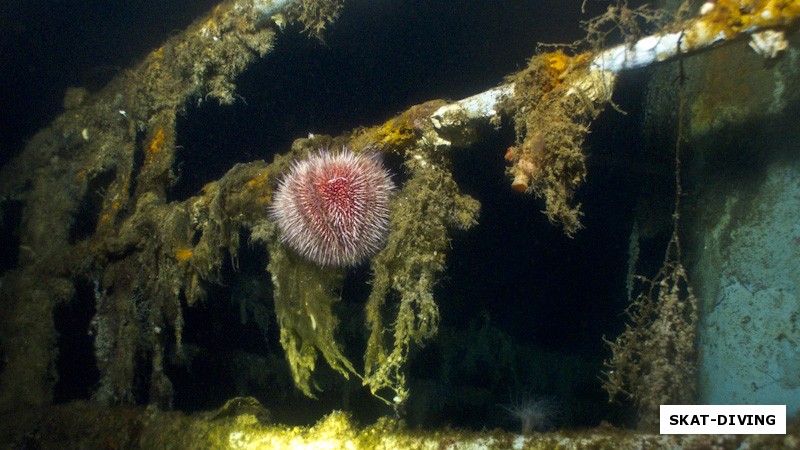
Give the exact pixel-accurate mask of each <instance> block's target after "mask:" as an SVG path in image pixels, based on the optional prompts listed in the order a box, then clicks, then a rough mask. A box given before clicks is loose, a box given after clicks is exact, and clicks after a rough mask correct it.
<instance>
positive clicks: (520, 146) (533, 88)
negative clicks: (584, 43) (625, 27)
mask: <svg viewBox="0 0 800 450" xmlns="http://www.w3.org/2000/svg"><path fill="white" fill-rule="evenodd" d="M589 61H590V60H589V54H586V53H584V54H580V55H576V56H568V55H566V54H565V53H564V52H562V51H556V52H552V53H545V54H543V55H538V56H535V57H533V58H532V59H531V61H530V63H529V64H528V67H527V68H526V69H525V70H523V71H522V72H520V73H519V74H517V75H515V76H514V77H513V79H512V80H511V81H512V82H513V84H514V97H513V99H509V100H508V102H507V103H506V105H505V109H506V110H508V111H513V112H514V123H515V128H516V131H517V144H516V145H515V146H514V147H511V148H510V149H509V150H508V151H507V152H506V156H505V158H506V160H508V161H509V162H510V163H511V165H512V166H511V167H510V168H509V169H508V172H509V174H511V176H512V178H513V182H512V185H511V186H512V188H513V189H514V190H517V191H522V192H533V193H535V194H536V195H537V196H538V197H543V198H544V199H545V205H546V206H545V214H547V218H548V219H549V220H550V221H551V222H553V223H557V224H559V225H561V226H562V227H563V229H564V233H566V234H567V236H573V235H574V234H575V232H576V231H578V229H580V228H581V227H582V226H581V222H580V216H581V214H582V213H581V211H580V204H577V205H576V204H573V201H572V199H573V196H574V195H575V192H576V190H577V189H578V187H579V186H580V185H581V183H582V182H583V181H584V179H585V178H586V156H585V154H584V150H583V142H584V139H585V137H586V134H587V133H588V132H589V123H590V122H591V120H593V119H595V118H596V117H597V115H598V114H599V113H600V111H601V110H602V108H603V106H604V105H605V104H606V103H607V102H608V101H610V99H611V92H612V86H613V78H614V77H613V75H608V77H607V78H606V77H605V76H604V75H601V77H600V78H597V79H592V78H589V76H590V74H591V72H590V71H589ZM579 80H580V81H582V82H585V81H586V80H590V81H592V82H591V83H590V84H589V85H584V84H581V83H579Z"/></svg>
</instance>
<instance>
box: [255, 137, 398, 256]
mask: <svg viewBox="0 0 800 450" xmlns="http://www.w3.org/2000/svg"><path fill="white" fill-rule="evenodd" d="M393 189H394V183H392V180H391V175H390V173H389V172H388V171H387V170H386V169H385V168H384V167H383V164H382V162H381V160H380V157H379V156H377V155H364V154H355V153H352V152H350V151H349V150H347V149H346V148H343V149H342V150H341V151H339V152H330V151H328V150H324V149H321V150H320V151H319V152H318V153H316V154H313V155H311V156H309V157H308V159H306V160H303V161H297V162H295V163H294V164H293V165H292V168H291V170H290V171H289V173H288V174H287V175H286V176H285V177H284V178H283V179H282V180H281V182H280V184H279V186H278V188H277V190H276V192H275V196H274V198H273V201H272V206H271V208H270V216H271V217H272V219H273V220H275V222H276V223H277V225H278V228H279V229H280V232H281V240H282V241H283V242H284V243H286V244H288V245H289V246H290V247H291V248H293V249H294V250H295V251H297V252H298V253H299V254H300V255H302V256H303V257H305V258H307V259H310V260H312V261H314V262H316V263H317V264H320V265H322V266H338V267H348V266H353V265H356V264H358V263H359V262H361V261H363V260H364V259H366V258H369V257H370V256H372V255H374V254H375V253H377V252H378V251H380V249H381V248H382V247H383V245H384V244H385V242H386V238H387V235H388V234H389V196H390V193H391V192H392V190H393Z"/></svg>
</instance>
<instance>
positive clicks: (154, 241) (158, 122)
mask: <svg viewBox="0 0 800 450" xmlns="http://www.w3.org/2000/svg"><path fill="white" fill-rule="evenodd" d="M341 7H342V4H341V1H335V0H320V1H313V0H295V1H290V0H285V1H269V0H231V1H226V2H223V3H221V4H220V5H219V6H217V7H216V8H214V10H213V11H212V12H210V13H209V14H208V15H207V16H205V17H203V18H200V19H199V20H198V21H196V22H195V23H194V24H192V25H191V26H190V27H188V28H187V29H186V30H184V31H183V32H182V33H180V34H177V35H175V36H174V37H172V38H170V39H169V40H168V41H166V42H165V43H164V45H163V46H162V47H160V48H159V49H157V50H155V51H153V52H152V53H150V54H149V55H148V56H147V57H146V58H145V59H144V61H143V62H142V63H141V64H139V65H138V66H137V67H135V68H133V69H131V70H129V71H128V72H126V73H125V74H123V75H121V76H119V77H117V78H115V79H114V80H112V81H111V82H110V83H109V84H108V86H106V87H105V88H104V89H102V90H101V91H99V92H97V93H94V94H89V93H88V92H86V91H83V90H81V89H72V90H70V91H69V92H68V93H67V96H66V99H65V107H66V111H65V112H64V113H63V114H61V115H60V116H59V117H57V118H56V119H55V120H54V121H53V123H52V124H50V126H48V127H46V128H44V129H43V130H41V131H40V132H38V133H37V134H36V135H35V136H34V137H33V138H32V139H31V140H30V142H29V143H28V145H27V146H26V148H25V149H24V151H23V152H22V153H21V154H20V155H19V156H18V157H17V158H16V159H14V160H13V161H12V162H11V163H9V164H8V165H7V166H6V167H4V168H3V170H2V172H1V173H0V195H2V197H1V198H2V201H3V204H4V205H7V204H10V203H13V202H17V203H19V204H21V205H22V207H23V209H22V211H23V214H22V221H21V224H20V226H19V236H20V247H19V260H18V265H17V267H16V268H14V269H12V270H10V271H9V272H7V273H6V274H5V275H4V276H3V278H2V280H0V282H1V283H2V293H0V301H2V305H3V310H4V314H3V315H2V319H1V320H2V321H1V322H0V337H2V341H1V342H0V345H2V352H3V356H4V358H5V365H4V370H3V373H2V376H1V377H0V383H1V384H0V408H3V409H5V408H10V407H13V406H14V405H18V404H47V403H49V402H51V401H52V395H53V386H54V383H55V379H56V376H57V374H56V373H55V369H54V362H55V359H56V356H57V355H56V340H57V336H56V331H55V326H54V322H53V311H54V308H55V306H56V305H58V304H59V303H63V302H69V301H70V300H71V299H72V298H73V297H74V296H75V284H76V282H78V281H80V282H82V283H85V284H88V285H90V286H93V288H94V296H95V307H96V315H95V317H94V319H93V321H92V325H91V330H90V331H91V333H92V334H93V336H94V343H95V344H94V345H95V354H96V358H97V365H98V368H99V370H100V375H101V378H100V384H99V386H98V387H97V389H96V391H95V393H94V398H95V400H97V401H100V402H102V403H106V404H115V403H120V402H123V403H124V402H131V401H133V392H132V389H133V383H134V374H135V372H136V370H137V355H138V356H139V357H141V355H146V357H147V359H148V360H149V364H148V367H149V370H150V373H149V382H148V386H149V403H151V404H155V405H159V406H161V407H169V406H170V404H171V400H172V385H171V382H170V380H169V379H168V378H167V377H166V375H165V374H164V370H163V361H164V358H165V356H166V355H165V353H166V352H167V350H166V349H167V348H168V347H171V348H173V349H174V350H173V351H175V352H178V353H180V351H181V335H182V328H183V318H182V313H181V298H185V300H186V303H187V304H188V305H189V306H190V307H191V306H192V305H193V304H195V303H196V302H197V301H198V300H199V299H201V298H203V297H204V295H205V292H206V287H207V286H208V285H209V284H211V283H215V282H219V281H220V275H221V270H222V267H223V264H224V263H225V261H227V260H230V261H231V262H232V265H233V267H234V268H235V267H236V266H237V257H238V254H239V246H240V245H241V240H242V232H243V231H244V230H247V231H248V234H249V236H250V238H251V240H252V242H253V243H255V244H256V245H261V246H263V247H264V248H265V249H266V251H267V252H268V254H269V260H270V262H269V266H268V268H267V270H268V271H269V273H270V274H271V278H272V282H273V290H274V301H275V313H276V315H277V318H278V323H279V325H280V337H281V344H282V346H283V348H284V350H285V352H286V357H287V360H288V362H289V365H290V368H291V370H292V374H293V376H294V381H295V383H296V385H297V387H298V388H299V389H300V390H301V391H303V392H304V393H305V394H307V395H309V396H312V395H313V391H312V383H311V381H310V377H311V374H312V373H313V371H314V369H315V367H316V363H317V360H318V356H319V355H321V356H322V357H323V358H324V359H325V361H326V362H327V363H328V364H329V365H330V366H331V367H332V368H333V369H334V370H336V371H338V372H340V373H341V374H342V375H343V376H345V377H349V376H351V375H352V376H356V377H359V378H360V379H362V380H363V383H364V384H365V385H366V386H368V387H369V388H370V390H371V391H372V392H373V394H375V395H376V396H378V397H380V398H382V399H384V400H385V401H386V402H387V403H391V404H394V405H400V404H402V403H403V402H404V401H405V399H406V398H407V396H408V394H409V392H408V387H407V383H406V380H405V363H406V361H407V358H408V354H409V350H410V349H411V348H412V346H414V345H421V344H422V343H424V341H425V340H426V339H428V338H430V337H431V336H433V335H434V334H435V333H436V331H437V326H438V321H439V312H438V307H437V304H436V302H435V300H434V298H433V286H434V285H435V283H436V280H437V279H438V278H439V276H440V275H441V274H442V272H443V271H444V270H445V258H446V255H447V251H448V250H449V248H450V237H449V236H450V232H451V231H452V230H454V229H468V228H470V227H472V226H473V225H475V224H476V223H477V217H478V211H479V204H478V202H477V201H476V200H475V199H473V198H471V197H469V196H467V195H465V194H463V193H462V192H460V189H459V187H458V185H457V184H456V182H455V181H454V180H453V178H452V173H451V169H450V152H451V149H452V147H454V146H457V147H458V146H466V145H469V144H470V143H471V142H474V140H475V139H477V138H478V137H479V136H478V133H477V131H476V130H477V126H478V124H480V123H484V122H486V123H498V122H497V121H496V119H497V118H499V116H500V115H508V116H511V117H513V118H514V121H515V124H516V130H517V136H518V141H517V143H516V144H515V146H513V147H511V148H510V149H508V151H507V152H506V154H505V157H506V159H507V160H508V161H509V163H510V168H509V173H510V175H511V176H512V178H513V182H512V188H514V189H517V190H521V191H529V192H533V193H535V194H537V195H538V196H541V197H544V199H545V202H546V211H545V212H546V214H547V215H548V217H549V218H550V219H551V221H553V222H554V223H557V224H560V225H562V226H563V228H564V230H565V232H566V233H567V234H569V235H571V234H573V233H575V232H576V231H577V230H578V229H579V228H580V226H581V225H580V209H579V205H575V204H573V202H572V197H573V194H574V193H575V190H576V189H577V188H578V186H579V185H580V184H581V183H582V182H583V179H584V177H585V175H586V167H585V162H584V160H585V156H584V153H583V150H582V144H583V138H584V136H585V134H586V133H587V132H588V127H589V125H590V122H591V120H592V119H593V118H595V117H596V115H597V114H598V112H599V111H600V110H601V109H602V108H603V107H604V106H605V105H606V104H608V103H609V101H610V98H611V93H612V90H613V81H614V77H615V76H616V74H617V73H618V72H620V71H622V70H625V69H627V68H631V67H638V66H641V65H646V64H649V63H652V62H655V61H660V60H664V59H668V58H670V57H674V56H675V55H680V54H683V53H686V52H691V51H696V50H699V49H701V48H703V47H705V46H708V45H711V44H714V43H716V42H718V41H726V40H732V39H736V38H737V37H738V36H739V35H740V34H742V33H753V32H756V31H758V30H760V29H764V28H768V29H771V30H770V31H769V32H770V33H774V34H769V35H765V34H760V35H758V36H760V37H759V38H758V39H757V40H758V41H760V42H762V43H765V44H764V45H761V44H759V45H761V46H760V47H759V48H762V47H763V48H765V49H766V50H764V51H765V52H766V53H770V50H769V49H770V48H772V49H773V50H774V49H775V48H779V47H780V45H781V42H784V41H782V34H781V30H782V29H785V28H787V27H791V26H793V25H795V24H796V22H797V18H798V17H800V2H797V1H793V2H789V1H782V2H781V1H770V2H752V1H739V2H734V1H725V0H719V1H717V2H716V4H715V5H712V6H711V7H710V8H709V7H705V8H704V9H703V11H701V12H702V14H701V15H700V16H698V17H697V18H695V19H691V20H688V21H684V22H679V23H677V24H673V25H669V26H664V30H665V31H664V32H663V33H661V34H657V35H654V36H650V37H648V38H645V39H641V40H639V41H636V42H630V43H628V44H626V45H624V46H621V47H615V48H612V49H608V50H603V49H599V48H595V49H590V50H587V51H583V52H578V51H572V50H570V49H565V50H564V51H561V50H559V51H554V52H549V53H543V54H540V55H537V56H534V57H533V58H532V60H531V63H530V65H529V67H528V68H526V69H524V70H523V71H521V72H520V73H518V74H515V75H513V76H512V77H511V78H510V80H509V81H510V84H506V85H504V86H501V87H500V88H496V89H492V90H490V91H488V92H486V93H484V94H479V95H477V96H475V97H472V98H469V99H465V100H463V101H460V102H455V103H450V104H448V103H447V102H445V101H441V100H433V101H430V102H427V103H424V104H421V105H417V106H413V107H411V108H409V109H408V110H407V111H405V112H403V113H402V114H400V115H398V116H397V117H394V118H392V119H390V120H388V121H387V122H385V123H383V124H380V125H377V126H373V127H368V128H355V131H353V132H351V133H347V134H345V135H342V136H337V137H329V136H314V137H308V138H303V139H298V140H296V141H295V142H294V144H293V145H292V148H291V149H290V150H287V151H284V152H280V151H279V152H277V153H278V154H277V156H276V157H275V158H274V160H273V161H272V162H270V163H267V162H264V161H254V162H250V163H246V164H237V165H236V166H234V167H232V168H231V169H230V170H229V171H228V172H227V173H226V174H225V175H224V176H223V177H221V178H220V179H219V180H217V181H214V182H211V183H208V184H207V185H206V186H205V187H203V189H202V191H201V192H199V193H198V194H197V195H195V196H193V197H191V198H189V199H187V200H184V201H168V200H167V195H166V192H167V189H168V187H169V186H171V185H172V184H173V183H175V181H176V177H177V174H176V171H175V168H174V164H175V153H176V145H175V142H176V130H175V118H176V114H179V113H180V112H181V111H183V109H184V107H185V105H186V104H187V102H188V101H204V100H206V99H216V100H218V101H219V102H221V103H223V104H229V103H231V102H234V101H235V99H236V96H235V79H236V77H237V75H239V74H240V73H241V72H242V71H243V70H244V69H245V68H246V67H247V66H248V65H249V64H251V63H252V62H254V61H255V60H256V59H258V58H259V57H262V56H264V55H265V54H266V53H268V52H269V51H270V49H271V48H272V44H273V40H274V38H275V30H276V29H277V28H279V27H282V26H284V24H286V23H290V22H300V23H302V24H303V26H304V27H305V29H306V30H308V31H309V32H310V33H311V34H317V33H320V32H321V31H322V30H323V29H324V28H325V26H326V25H327V24H329V23H331V21H332V20H333V19H334V18H335V17H336V15H337V13H338V11H339V9H340V8H341ZM615 17H617V16H615ZM772 29H774V30H772ZM757 47H758V46H757ZM344 146H347V147H348V148H349V149H351V150H352V151H353V152H356V153H358V152H363V151H365V150H369V151H370V152H380V153H392V154H395V155H398V156H399V157H401V158H402V159H403V161H404V164H403V167H404V169H405V170H406V171H407V179H406V181H405V182H404V183H403V185H402V186H401V187H400V188H399V189H398V190H397V191H395V192H394V193H393V195H392V200H391V203H390V214H391V215H390V226H389V228H390V232H389V235H388V238H387V243H386V246H385V248H384V249H383V250H382V251H380V252H379V253H378V254H377V255H376V256H374V258H372V260H371V262H370V264H371V269H372V273H373V279H372V281H371V284H372V292H371V294H370V296H369V299H368V301H367V305H366V324H365V326H366V327H367V329H368V330H369V333H370V335H369V338H368V342H367V348H366V352H365V355H364V361H363V369H358V366H359V365H358V364H354V363H353V362H351V361H349V360H348V358H347V357H346V356H345V353H344V352H343V350H342V348H341V347H340V344H339V343H337V342H336V340H335V339H334V332H335V329H336V325H337V319H336V317H335V315H334V314H333V312H332V305H333V304H334V303H335V302H336V301H337V300H338V298H337V294H336V292H338V287H339V286H340V285H341V283H342V280H343V278H344V275H345V272H344V271H343V270H342V269H335V268H327V267H319V266H317V265H315V264H313V263H310V262H308V261H305V260H303V259H302V258H300V257H299V256H298V255H297V254H295V253H294V252H293V251H291V250H289V249H288V248H286V246H285V245H284V244H282V243H281V241H280V236H279V232H278V230H277V229H276V225H275V223H274V222H273V220H272V219H271V218H270V216H269V212H268V211H269V210H268V206H269V205H270V204H271V202H272V194H273V189H274V188H275V187H276V186H277V184H278V180H279V178H280V177H281V176H282V175H283V174H285V173H286V172H287V171H288V170H289V168H290V166H291V164H292V162H293V161H296V160H299V159H302V158H304V157H306V156H307V155H308V154H309V153H312V152H316V151H317V150H318V149H319V148H341V147H344ZM500 153H502V152H500ZM500 153H499V154H500ZM498 157H500V156H498ZM87 212H88V213H87ZM87 218H88V219H87ZM79 219H80V220H79ZM87 222H88V223H87ZM139 369H141V368H139Z"/></svg>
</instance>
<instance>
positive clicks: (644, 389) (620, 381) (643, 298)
mask: <svg viewBox="0 0 800 450" xmlns="http://www.w3.org/2000/svg"><path fill="white" fill-rule="evenodd" d="M678 67H679V72H680V74H679V78H678V80H679V83H680V84H679V95H678V113H677V126H676V128H677V133H676V137H675V154H674V158H675V160H674V161H675V167H674V172H675V174H674V176H675V178H674V182H675V187H674V189H675V194H674V206H673V212H672V235H671V237H670V240H669V243H668V244H667V248H666V251H665V253H664V260H663V262H662V264H661V268H660V269H659V270H658V272H657V273H656V275H655V276H654V277H653V278H647V277H643V276H636V277H635V278H637V279H638V280H639V281H641V282H642V283H643V286H642V288H641V290H640V291H639V294H638V295H637V297H636V298H635V299H633V301H632V302H631V304H630V305H629V306H628V309H627V311H626V313H627V315H628V317H629V318H630V319H631V323H630V324H627V325H626V326H625V330H624V331H623V332H622V334H620V335H619V336H618V337H617V338H616V340H615V341H614V342H610V341H608V340H606V344H608V346H609V347H610V349H611V358H609V359H608V360H606V361H605V365H606V368H607V369H608V370H607V371H606V372H605V374H604V375H605V379H604V380H603V388H604V389H605V390H606V392H608V395H609V401H612V400H614V399H615V398H617V397H619V396H623V395H624V396H625V397H627V399H629V400H632V401H633V402H634V404H635V405H636V406H637V408H638V410H639V426H640V427H641V428H643V429H655V428H657V427H658V424H659V415H660V405H668V404H673V405H680V404H684V405H687V404H691V403H693V402H694V399H695V394H696V390H697V352H696V342H697V321H698V302H697V296H695V294H694V290H693V289H692V286H691V284H690V283H689V278H688V275H687V273H686V269H685V268H684V266H683V262H682V252H681V242H680V237H679V230H680V217H681V197H682V196H683V191H682V180H681V146H682V143H683V141H684V139H685V136H684V113H685V108H686V105H685V103H686V88H685V80H686V74H685V71H684V65H683V60H680V59H679V60H678Z"/></svg>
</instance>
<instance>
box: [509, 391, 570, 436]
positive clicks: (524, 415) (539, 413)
mask: <svg viewBox="0 0 800 450" xmlns="http://www.w3.org/2000/svg"><path fill="white" fill-rule="evenodd" d="M500 407H501V408H503V409H505V410H506V412H508V413H509V414H510V415H511V416H512V417H514V418H515V419H517V420H519V421H520V426H521V430H520V432H521V433H522V434H532V433H534V432H539V431H546V430H549V429H550V428H552V427H553V425H554V422H555V419H556V416H557V415H558V407H557V405H556V402H555V401H554V400H553V399H551V398H546V397H535V396H532V395H525V396H524V398H522V399H520V400H518V401H515V402H514V403H512V404H510V405H500Z"/></svg>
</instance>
